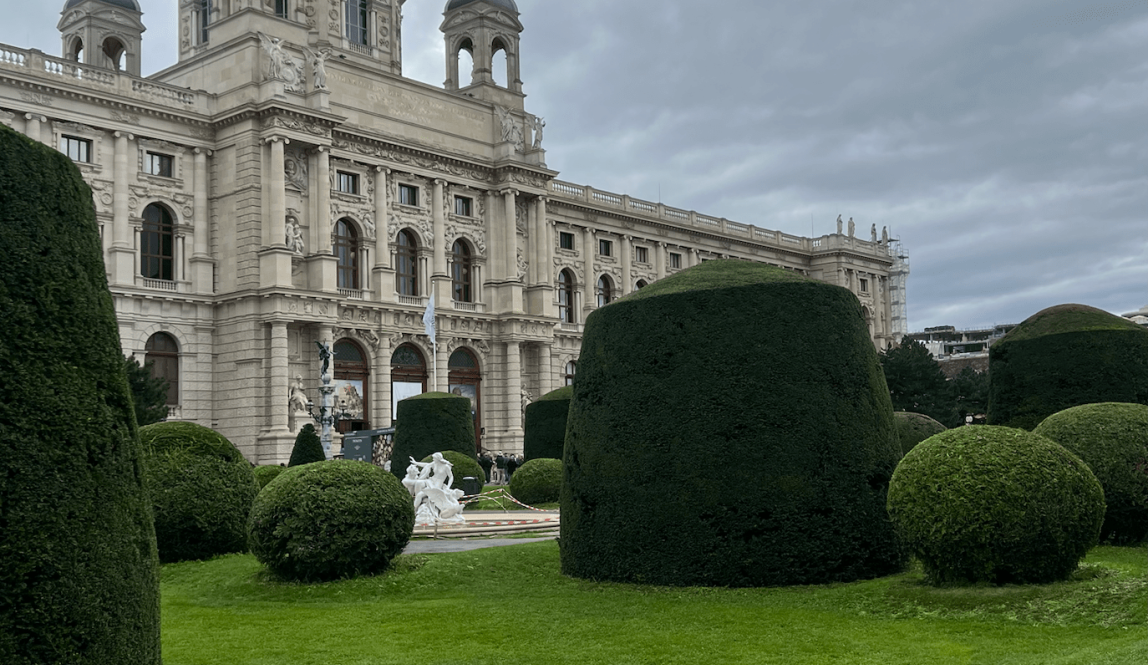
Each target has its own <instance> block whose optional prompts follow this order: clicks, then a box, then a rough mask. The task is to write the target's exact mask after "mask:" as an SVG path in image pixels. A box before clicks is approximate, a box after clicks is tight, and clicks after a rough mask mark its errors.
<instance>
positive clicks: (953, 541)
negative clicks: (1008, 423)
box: [889, 425, 1104, 586]
mask: <svg viewBox="0 0 1148 665" xmlns="http://www.w3.org/2000/svg"><path fill="white" fill-rule="evenodd" d="M889 516H890V517H891V518H892V519H893V522H894V523H895V524H896V525H897V528H898V530H899V531H900V533H901V534H902V535H903V537H904V538H905V542H906V543H907V544H908V545H909V547H910V548H911V549H912V551H913V553H914V554H916V555H917V557H918V558H919V559H920V560H921V563H922V564H923V565H924V568H925V573H926V575H927V576H928V578H929V580H930V581H931V582H932V583H933V584H936V585H939V586H948V585H959V584H974V583H977V582H991V583H994V584H1006V583H1019V584H1025V583H1045V582H1052V581H1055V580H1062V579H1065V578H1067V577H1068V576H1069V575H1070V574H1072V571H1074V570H1076V566H1077V563H1078V562H1079V561H1080V559H1081V558H1083V557H1084V555H1085V553H1087V552H1088V550H1089V549H1091V548H1092V547H1093V546H1094V545H1096V542H1097V535H1098V534H1099V533H1100V523H1101V521H1102V520H1103V519H1104V492H1103V490H1101V488H1100V483H1098V482H1097V481H1096V477H1095V476H1094V475H1092V471H1090V470H1089V469H1088V466H1087V465H1086V464H1084V462H1083V461H1081V460H1080V458H1078V457H1076V456H1075V455H1073V454H1072V453H1070V452H1068V451H1067V450H1065V449H1064V447H1063V446H1060V445H1059V444H1057V443H1054V442H1053V441H1050V440H1048V439H1046V438H1044V437H1042V436H1039V435H1036V434H1032V433H1030V432H1026V431H1024V430H1021V429H1014V428H1011V427H993V426H988V425H973V426H970V427H961V428H957V429H952V430H948V431H946V432H941V433H940V434H937V435H936V436H933V437H930V438H929V439H926V440H925V441H923V442H922V443H921V444H920V445H918V446H917V447H916V448H913V450H912V451H910V452H909V454H907V455H905V458H904V459H903V460H901V463H900V464H899V465H898V466H897V470H896V472H894V474H893V480H892V482H891V483H890V485H889Z"/></svg>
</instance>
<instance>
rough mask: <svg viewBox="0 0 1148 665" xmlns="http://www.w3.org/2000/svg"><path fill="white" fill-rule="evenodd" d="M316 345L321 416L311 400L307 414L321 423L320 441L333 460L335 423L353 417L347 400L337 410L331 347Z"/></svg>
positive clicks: (329, 457)
mask: <svg viewBox="0 0 1148 665" xmlns="http://www.w3.org/2000/svg"><path fill="white" fill-rule="evenodd" d="M315 344H316V346H318V347H319V362H320V368H319V376H320V378H321V379H322V380H323V385H321V386H319V395H320V398H319V414H318V415H316V414H315V411H314V408H315V403H314V402H312V401H311V400H307V413H308V414H309V415H310V416H311V417H312V418H314V419H315V422H316V423H319V426H320V428H321V430H320V431H321V433H320V434H319V440H320V441H321V442H322V443H323V452H324V453H325V454H326V455H327V459H331V434H332V430H333V428H334V426H335V423H337V422H339V421H340V420H350V419H351V418H352V417H353V416H352V414H351V412H350V411H348V410H347V401H346V400H339V407H338V408H335V386H332V385H331V345H329V344H324V343H322V342H315Z"/></svg>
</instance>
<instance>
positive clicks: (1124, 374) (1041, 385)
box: [988, 305, 1148, 430]
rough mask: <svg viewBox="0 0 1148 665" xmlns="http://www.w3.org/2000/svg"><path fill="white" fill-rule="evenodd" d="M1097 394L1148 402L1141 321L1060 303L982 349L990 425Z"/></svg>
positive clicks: (1028, 422) (1035, 416)
mask: <svg viewBox="0 0 1148 665" xmlns="http://www.w3.org/2000/svg"><path fill="white" fill-rule="evenodd" d="M1100 402H1128V403H1136V404H1148V329H1145V328H1142V327H1140V326H1138V325H1136V324H1135V323H1133V322H1131V321H1129V320H1128V319H1124V318H1121V317H1119V316H1114V315H1112V314H1109V313H1108V312H1104V311H1101V310H1099V309H1095V308H1092V307H1087V306H1085V305H1059V306H1057V307H1050V308H1048V309H1046V310H1043V311H1041V312H1038V313H1036V314H1034V315H1032V316H1031V317H1029V318H1028V319H1027V320H1025V322H1024V323H1022V324H1020V325H1019V326H1017V327H1016V328H1013V329H1012V331H1010V332H1009V333H1008V334H1007V335H1005V336H1004V338H1003V339H1001V340H1000V341H999V342H997V343H996V344H994V345H993V346H992V347H991V348H990V349H989V411H988V422H989V424H990V425H1005V426H1009V427H1020V428H1023V429H1027V430H1031V429H1033V428H1035V427H1036V426H1037V425H1039V424H1040V423H1041V421H1042V420H1044V419H1045V418H1047V417H1048V416H1051V415H1052V414H1054V413H1056V412H1058V411H1063V410H1064V409H1067V408H1070V407H1073V406H1079V405H1081V404H1096V403H1100Z"/></svg>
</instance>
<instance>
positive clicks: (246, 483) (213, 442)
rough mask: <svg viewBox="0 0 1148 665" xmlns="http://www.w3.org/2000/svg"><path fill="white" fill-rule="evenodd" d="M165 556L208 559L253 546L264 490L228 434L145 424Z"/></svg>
mask: <svg viewBox="0 0 1148 665" xmlns="http://www.w3.org/2000/svg"><path fill="white" fill-rule="evenodd" d="M140 441H141V442H142V443H143V446H144V451H145V452H146V459H147V481H148V489H149V491H150V493H151V500H152V508H153V510H154V512H155V536H156V543H157V544H158V545H159V560H160V561H162V562H164V563H171V562H174V561H187V560H190V559H208V558H210V557H213V556H216V555H219V554H228V553H231V552H243V551H246V549H247V514H248V513H249V512H250V511H251V502H252V501H254V500H255V495H256V494H258V493H259V485H257V484H256V482H255V474H254V472H253V471H252V469H251V464H250V463H249V462H248V461H247V460H246V459H244V457H243V454H242V453H240V452H239V450H238V449H236V447H235V446H234V445H233V444H232V443H231V442H230V441H228V440H227V439H226V438H225V437H224V436H223V435H222V434H220V433H219V432H216V431H214V430H212V429H208V428H207V427H204V426H202V425H196V424H195V423H186V422H169V423H156V424H154V425H148V426H147V427H141V428H140Z"/></svg>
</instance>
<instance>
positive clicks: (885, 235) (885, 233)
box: [881, 226, 889, 245]
mask: <svg viewBox="0 0 1148 665" xmlns="http://www.w3.org/2000/svg"><path fill="white" fill-rule="evenodd" d="M881 244H883V245H888V244H889V227H888V226H882V227H881Z"/></svg>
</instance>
